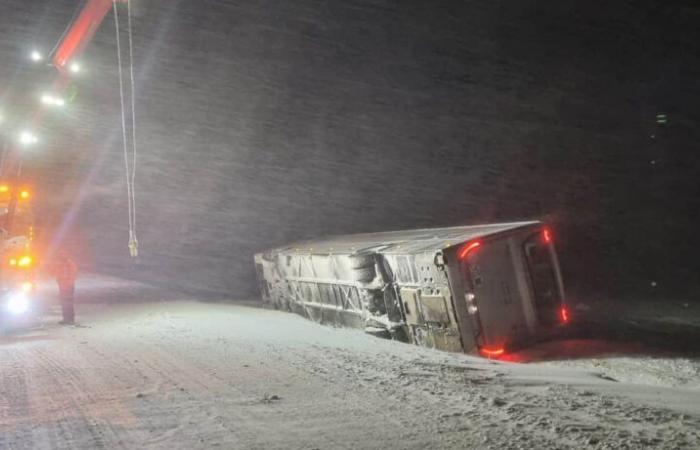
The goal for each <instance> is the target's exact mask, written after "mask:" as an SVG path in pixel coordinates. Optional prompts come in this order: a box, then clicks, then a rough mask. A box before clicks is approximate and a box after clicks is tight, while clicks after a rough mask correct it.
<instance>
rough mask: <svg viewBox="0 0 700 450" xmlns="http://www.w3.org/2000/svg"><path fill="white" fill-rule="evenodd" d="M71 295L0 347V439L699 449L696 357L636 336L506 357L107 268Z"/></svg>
mask: <svg viewBox="0 0 700 450" xmlns="http://www.w3.org/2000/svg"><path fill="white" fill-rule="evenodd" d="M78 300H79V302H80V304H79V305H78V318H79V321H80V326H77V327H60V326H58V325H55V324H54V323H55V322H56V321H57V320H58V318H57V316H55V315H54V316H48V317H46V319H45V323H44V325H43V327H41V328H39V329H36V330H31V331H28V332H22V333H17V334H14V335H11V336H7V337H4V338H2V341H0V374H1V376H0V448H3V449H4V448H13V449H14V448H18V449H34V448H91V449H92V448H110V449H111V448H169V449H174V448H186V449H191V448H241V449H248V448H253V449H287V448H291V449H296V448H298V449H313V448H318V449H326V448H386V449H388V448H391V449H393V448H416V449H418V448H421V449H422V448H479V449H482V448H494V449H502V448H525V449H547V448H598V449H613V448H628V449H637V448H669V449H672V448H673V449H675V448H698V447H700V381H699V380H700V362H699V361H698V360H696V359H690V358H687V357H682V356H673V357H671V356H659V355H655V356H654V355H652V356H649V355H646V354H645V353H644V351H643V348H640V346H639V345H636V344H628V345H620V344H615V345H613V344H611V343H610V342H606V341H601V340H576V341H568V342H563V343H550V344H543V345H542V346H539V347H537V348H534V349H529V350H527V351H523V352H522V353H520V354H517V355H515V356H513V359H519V360H531V359H537V358H536V356H537V355H540V356H542V355H547V357H546V358H540V359H546V362H533V363H527V364H521V363H512V362H496V361H488V360H484V359H480V358H474V357H469V356H466V355H458V354H447V353H442V352H437V351H431V350H429V349H422V348H418V347H414V346H410V345H407V344H402V343H398V342H391V341H385V340H381V339H377V338H374V337H371V336H368V335H365V334H363V333H361V332H359V331H356V330H346V329H336V328H330V327H325V326H320V325H317V324H314V323H312V322H309V321H307V320H305V319H303V318H301V317H298V316H296V315H293V314H289V313H283V312H277V311H272V310H266V309H261V308H257V307H255V304H254V303H253V302H239V303H216V302H199V301H196V300H194V299H188V298H186V297H184V296H182V295H177V294H173V293H168V292H166V291H163V290H159V289H155V288H150V287H147V286H143V285H138V284H134V283H129V282H124V281H122V280H117V279H110V278H103V277H99V278H91V279H88V280H83V281H82V282H81V283H80V284H79V291H78ZM582 349H584V350H585V351H582ZM612 353H619V354H620V355H618V356H613V355H611V354H612ZM567 354H570V355H576V357H577V359H568V360H567V359H563V357H564V356H565V355H567ZM533 355H534V356H533Z"/></svg>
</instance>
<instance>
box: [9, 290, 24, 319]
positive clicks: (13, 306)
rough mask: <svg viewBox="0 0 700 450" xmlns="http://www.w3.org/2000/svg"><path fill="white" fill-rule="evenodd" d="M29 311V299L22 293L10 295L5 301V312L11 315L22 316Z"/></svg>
mask: <svg viewBox="0 0 700 450" xmlns="http://www.w3.org/2000/svg"><path fill="white" fill-rule="evenodd" d="M28 309H29V299H28V298H27V296H26V295H24V294H22V293H17V294H12V295H10V297H9V298H8V299H7V310H8V311H9V312H10V313H12V314H24V313H25V312H27V310H28Z"/></svg>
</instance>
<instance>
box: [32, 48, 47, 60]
mask: <svg viewBox="0 0 700 450" xmlns="http://www.w3.org/2000/svg"><path fill="white" fill-rule="evenodd" d="M29 59H31V60H32V61H34V62H39V61H42V60H43V59H44V55H42V54H41V52H39V50H32V52H31V53H30V54H29Z"/></svg>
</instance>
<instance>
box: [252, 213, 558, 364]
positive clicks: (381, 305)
mask: <svg viewBox="0 0 700 450" xmlns="http://www.w3.org/2000/svg"><path fill="white" fill-rule="evenodd" d="M255 264H256V270H257V274H258V281H259V283H260V290H261V294H262V298H263V300H264V301H265V302H267V303H269V304H271V305H272V306H274V307H276V308H278V309H283V310H289V311H293V312H296V313H298V314H301V315H303V316H305V317H308V318H310V319H312V320H315V321H318V322H322V323H330V324H336V325H343V326H350V327H356V328H362V329H365V330H366V331H368V332H370V333H373V334H378V335H383V336H385V337H391V338H394V339H398V340H402V341H406V342H412V343H414V344H417V345H421V346H426V347H432V348H436V349H440V350H446V351H455V352H465V353H475V354H481V355H484V356H489V357H497V356H499V355H501V354H503V353H506V352H508V351H509V350H511V349H513V348H515V347H520V346H522V345H523V344H525V343H527V342H531V341H532V340H533V339H536V338H538V337H540V336H542V335H546V334H549V332H551V331H552V330H554V329H556V328H558V326H560V325H562V324H565V323H566V322H567V321H568V312H567V308H566V304H565V300H564V288H563V283H562V277H561V274H560V270H559V264H558V261H557V256H556V253H555V248H554V243H553V241H552V236H551V232H550V231H549V229H548V228H546V227H545V226H544V224H542V223H541V222H515V223H500V224H488V225H476V226H460V227H450V228H433V229H419V230H405V231H393V232H381V233H367V234H355V235H347V236H337V237H331V238H327V239H320V240H313V241H306V242H300V243H296V244H293V245H289V246H285V247H280V248H275V249H272V250H269V251H266V252H263V253H258V254H256V255H255Z"/></svg>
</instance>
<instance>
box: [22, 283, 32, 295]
mask: <svg viewBox="0 0 700 450" xmlns="http://www.w3.org/2000/svg"><path fill="white" fill-rule="evenodd" d="M33 289H34V283H32V282H31V281H25V282H24V283H22V292H24V293H25V294H28V293H30V292H32V290H33Z"/></svg>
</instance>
